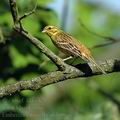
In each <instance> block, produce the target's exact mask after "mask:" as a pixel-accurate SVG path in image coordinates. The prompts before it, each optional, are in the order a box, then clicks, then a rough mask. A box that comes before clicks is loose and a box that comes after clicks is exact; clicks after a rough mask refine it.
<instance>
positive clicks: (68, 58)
mask: <svg viewBox="0 0 120 120" xmlns="http://www.w3.org/2000/svg"><path fill="white" fill-rule="evenodd" d="M71 58H73V57H72V56H70V57H67V58H65V59H63V61H64V62H65V61H67V60H69V59H71Z"/></svg>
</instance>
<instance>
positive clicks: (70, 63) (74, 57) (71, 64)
mask: <svg viewBox="0 0 120 120" xmlns="http://www.w3.org/2000/svg"><path fill="white" fill-rule="evenodd" d="M77 58H78V57H74V59H73V61H72V62H71V63H70V65H72V64H73V63H74V61H75V60H76V59H77Z"/></svg>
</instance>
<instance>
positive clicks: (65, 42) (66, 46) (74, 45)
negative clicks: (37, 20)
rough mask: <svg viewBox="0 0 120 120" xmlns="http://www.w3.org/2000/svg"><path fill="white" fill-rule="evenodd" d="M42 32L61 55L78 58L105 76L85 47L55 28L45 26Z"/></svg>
mask: <svg viewBox="0 0 120 120" xmlns="http://www.w3.org/2000/svg"><path fill="white" fill-rule="evenodd" d="M42 32H45V33H47V35H48V36H49V37H50V38H51V40H52V42H53V44H54V45H55V46H56V47H57V48H58V49H60V50H61V51H62V52H63V53H65V54H67V55H70V56H74V57H80V58H82V59H83V60H85V61H89V62H91V63H92V64H94V65H96V66H97V68H98V69H100V70H101V71H102V73H104V74H106V72H105V71H104V70H103V69H102V68H101V67H100V66H99V65H98V64H97V63H96V62H95V60H94V58H93V57H92V55H91V52H90V50H89V49H88V48H87V47H86V46H85V45H83V44H81V43H79V42H78V41H77V40H76V39H75V38H73V37H72V36H71V35H69V34H68V33H66V32H64V31H62V30H60V29H58V28H57V27H55V26H46V27H45V28H44V29H43V31H42Z"/></svg>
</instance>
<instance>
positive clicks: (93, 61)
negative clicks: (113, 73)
mask: <svg viewBox="0 0 120 120" xmlns="http://www.w3.org/2000/svg"><path fill="white" fill-rule="evenodd" d="M89 61H90V62H91V63H93V64H94V65H96V66H97V68H98V69H99V70H100V71H101V72H102V73H103V74H106V72H105V71H104V70H103V69H102V68H101V67H100V66H99V65H98V64H97V63H96V62H95V60H94V58H92V57H90V58H89Z"/></svg>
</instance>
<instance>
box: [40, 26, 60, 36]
mask: <svg viewBox="0 0 120 120" xmlns="http://www.w3.org/2000/svg"><path fill="white" fill-rule="evenodd" d="M42 32H44V33H47V34H48V35H49V36H50V37H52V36H55V35H56V34H57V33H59V32H60V30H59V29H58V28H57V27H55V26H51V25H49V26H46V27H45V28H44V29H43V31H42Z"/></svg>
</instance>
